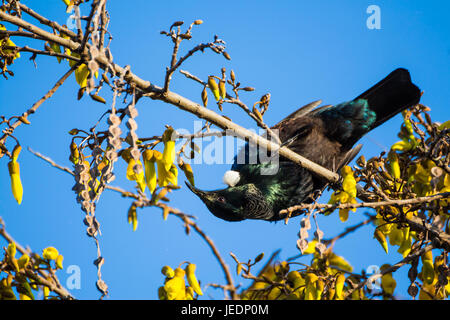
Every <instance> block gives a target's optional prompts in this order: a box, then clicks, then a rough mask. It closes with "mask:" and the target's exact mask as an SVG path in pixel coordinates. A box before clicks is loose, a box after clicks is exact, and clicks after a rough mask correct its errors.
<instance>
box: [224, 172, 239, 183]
mask: <svg viewBox="0 0 450 320" xmlns="http://www.w3.org/2000/svg"><path fill="white" fill-rule="evenodd" d="M239 180H241V176H240V174H239V172H237V171H233V170H228V171H227V172H225V174H224V175H223V182H224V183H225V184H227V185H228V186H230V187H234V186H235V185H236V184H237V183H238V182H239Z"/></svg>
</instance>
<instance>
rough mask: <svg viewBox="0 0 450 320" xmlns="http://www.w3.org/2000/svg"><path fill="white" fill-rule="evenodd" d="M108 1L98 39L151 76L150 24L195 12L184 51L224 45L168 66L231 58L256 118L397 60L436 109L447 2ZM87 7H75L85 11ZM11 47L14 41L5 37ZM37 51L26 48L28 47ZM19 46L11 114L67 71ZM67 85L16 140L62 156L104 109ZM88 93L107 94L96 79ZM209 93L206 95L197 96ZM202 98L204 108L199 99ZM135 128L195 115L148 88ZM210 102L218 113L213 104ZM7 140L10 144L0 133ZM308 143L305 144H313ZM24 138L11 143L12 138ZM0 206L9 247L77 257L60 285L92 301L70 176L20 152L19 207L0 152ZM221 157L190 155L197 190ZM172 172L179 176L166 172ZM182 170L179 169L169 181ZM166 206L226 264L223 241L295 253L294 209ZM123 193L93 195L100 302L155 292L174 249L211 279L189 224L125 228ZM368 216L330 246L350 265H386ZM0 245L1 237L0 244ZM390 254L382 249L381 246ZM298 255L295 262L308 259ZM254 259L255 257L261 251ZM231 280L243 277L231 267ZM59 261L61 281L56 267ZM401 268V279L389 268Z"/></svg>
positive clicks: (158, 78)
mask: <svg viewBox="0 0 450 320" xmlns="http://www.w3.org/2000/svg"><path fill="white" fill-rule="evenodd" d="M23 2H24V3H25V4H28V5H29V6H31V7H32V8H34V9H35V10H36V11H38V12H41V13H43V14H45V15H47V16H48V17H49V18H52V19H55V20H56V21H58V22H59V23H60V24H63V23H66V21H67V18H68V15H67V14H66V13H65V6H64V5H63V4H62V1H39V2H36V1H23ZM132 3H133V4H132V5H130V4H128V5H124V2H123V1H110V2H109V4H108V5H109V12H110V15H111V23H110V29H109V31H110V32H111V34H112V35H113V37H114V40H113V42H112V44H111V50H112V52H113V55H114V61H115V62H116V63H118V64H120V65H122V66H125V65H127V64H129V65H131V70H132V71H133V72H134V73H136V74H137V75H139V76H140V77H141V78H143V79H147V80H149V81H151V82H153V83H155V84H157V85H162V84H163V79H164V73H165V67H166V66H167V65H168V63H169V61H170V53H171V48H172V47H171V43H170V41H169V40H168V38H166V37H163V36H161V35H160V34H159V32H160V31H161V30H167V29H168V27H169V26H170V25H171V24H172V23H173V22H174V21H177V20H183V21H185V22H191V21H194V20H196V19H202V20H203V21H204V23H203V25H201V26H198V27H197V28H195V29H194V31H193V36H194V37H193V39H192V40H191V41H189V42H188V41H185V42H183V45H182V48H181V52H182V53H183V52H186V51H187V50H189V49H190V48H192V47H193V46H194V45H196V44H197V43H200V42H206V41H211V40H212V39H213V36H214V35H215V34H217V35H218V36H219V37H220V38H221V39H223V40H225V41H226V43H227V52H228V53H229V54H230V55H231V57H232V60H231V61H227V60H225V59H224V58H223V57H221V56H219V55H216V54H213V53H212V52H210V51H206V52H205V53H203V54H202V53H199V54H196V55H195V56H194V57H193V58H191V59H189V60H188V61H187V62H186V64H183V67H182V69H185V70H188V71H189V72H191V73H193V74H195V75H197V76H198V77H200V78H202V79H206V78H207V76H208V75H210V74H220V69H221V68H222V67H225V68H227V70H231V69H233V70H234V71H235V73H236V76H237V78H238V80H239V81H241V83H242V84H243V85H245V86H252V87H255V88H256V90H255V91H254V92H252V93H248V94H245V95H243V96H242V99H243V100H244V102H246V103H247V104H249V105H252V104H253V102H255V101H257V99H259V98H260V97H261V96H262V95H263V94H265V93H267V92H270V93H271V97H272V98H271V105H270V108H269V111H268V113H267V114H266V115H265V117H264V120H265V122H266V123H268V124H275V123H276V122H277V121H279V120H280V119H282V118H283V117H284V116H286V115H288V114H289V113H291V112H292V111H294V110H295V109H297V108H298V107H300V106H302V105H304V104H306V103H308V102H311V101H313V100H317V99H322V100H323V101H324V103H326V104H336V103H339V102H342V101H347V100H350V99H352V98H354V97H356V96H357V95H359V94H360V93H361V92H363V91H365V90H366V89H367V88H369V87H370V86H371V85H373V84H374V83H375V82H377V81H379V80H380V79H382V78H383V77H384V76H386V75H387V74H388V73H389V72H391V71H392V70H394V69H395V68H397V67H405V68H407V69H409V70H410V72H411V75H412V78H413V81H414V82H415V83H416V84H417V85H418V86H419V87H420V88H421V90H423V91H424V95H423V97H422V100H421V101H422V103H424V104H426V105H428V106H429V107H431V109H432V111H431V116H432V118H433V120H435V121H439V122H443V121H446V120H448V119H450V111H449V108H448V103H449V101H450V90H449V89H448V88H449V87H450V34H449V33H448V30H450V21H449V19H448V17H447V14H448V12H449V11H450V4H449V3H448V2H447V1H433V2H424V1H400V0H399V1H395V2H394V1H370V2H369V1H358V2H357V1H349V0H347V1H316V2H310V1H308V2H306V1H277V2H275V1H227V2H220V1H214V2H212V1H171V2H153V1H152V2H150V1H143V0H141V1H133V2H132ZM373 4H374V5H378V6H379V7H380V9H381V29H380V30H370V29H368V28H367V26H366V20H367V18H368V17H369V14H367V13H366V9H367V7H368V6H369V5H373ZM89 9H90V5H87V6H84V7H82V10H83V11H82V14H85V15H86V14H88V10H89ZM15 42H16V43H17V44H18V45H20V44H25V43H24V42H22V40H17V41H15ZM38 48H39V47H38ZM28 57H29V55H27V54H25V53H24V54H22V58H21V59H19V60H16V62H15V63H14V65H13V66H11V69H12V70H13V71H14V73H15V77H13V78H11V79H10V80H8V81H5V80H4V79H1V80H0V114H1V115H5V116H7V117H9V116H13V115H18V114H21V113H22V112H23V111H25V110H26V109H27V108H29V107H30V106H31V105H32V104H33V103H34V102H35V101H37V100H38V99H39V98H40V97H41V96H42V95H43V94H44V93H45V92H47V90H49V88H51V86H53V85H54V83H55V82H56V81H57V79H58V78H59V77H60V76H62V74H64V72H65V71H66V69H67V64H66V63H61V64H58V63H57V62H56V60H54V59H52V58H48V57H39V58H38V59H37V69H35V68H34V66H33V64H32V63H31V62H29V61H28ZM171 89H172V90H173V91H175V92H177V93H179V94H181V95H184V96H186V97H188V98H189V99H191V100H194V101H200V92H201V89H202V88H201V87H199V86H198V85H197V84H196V83H194V82H193V81H190V80H187V79H185V78H184V77H183V76H182V75H180V74H178V73H177V74H175V76H174V79H173V81H172V84H171ZM77 90H78V86H77V84H76V82H75V80H74V78H73V77H72V78H71V79H69V80H68V81H67V82H66V83H65V84H64V86H63V87H61V88H60V89H59V90H58V92H57V93H56V94H55V95H54V97H52V99H50V100H48V101H47V102H45V104H44V105H42V106H41V107H40V109H39V110H38V112H37V113H36V114H35V115H33V116H31V117H30V120H31V122H32V125H31V126H25V125H22V126H20V127H19V128H18V129H17V131H16V132H15V134H16V136H17V138H18V139H20V142H21V144H22V146H24V147H31V148H32V149H34V150H37V151H39V152H41V153H43V154H45V155H47V156H49V157H51V158H52V159H53V160H55V161H56V162H57V163H59V164H61V165H65V166H70V165H71V163H70V162H69V160H68V157H69V143H70V141H71V136H69V135H68V133H67V132H68V131H69V130H70V129H72V128H82V129H88V128H89V127H90V126H92V125H93V124H94V123H95V122H96V120H97V119H98V118H99V117H100V116H101V114H102V113H103V112H104V111H105V107H104V106H103V105H102V104H99V103H95V102H93V101H92V100H90V99H89V98H87V97H84V98H83V99H82V100H81V101H77V100H76V94H77ZM102 95H103V97H105V98H106V99H107V102H108V103H109V102H111V94H110V92H108V91H107V89H106V88H104V89H103V90H102ZM211 100H212V99H211V98H210V101H211ZM210 106H211V108H214V110H217V108H216V107H214V106H213V104H212V103H211V102H210ZM137 108H138V111H139V116H138V118H137V119H136V120H137V121H138V124H139V128H138V131H137V133H138V134H139V136H141V137H148V136H153V135H158V134H161V133H162V131H163V129H164V125H165V124H170V125H172V126H173V127H174V128H186V129H189V130H193V120H195V118H194V117H193V116H191V115H190V114H187V113H185V112H183V111H181V110H178V109H177V108H176V107H174V106H171V105H167V104H164V103H161V102H158V101H153V100H150V99H143V100H142V101H140V102H139V104H138V105H137ZM217 111H218V110H217ZM224 112H225V114H227V115H228V116H229V117H230V118H231V119H233V120H234V121H236V122H237V123H239V124H241V125H243V126H246V127H248V128H256V127H255V125H254V123H253V122H252V121H251V120H249V119H247V118H246V117H245V115H244V114H243V112H242V111H241V110H238V108H237V107H235V106H231V105H226V106H225V107H224ZM400 124H401V117H400V116H397V117H395V118H394V119H392V120H390V121H389V122H387V123H385V124H384V125H383V126H381V127H379V128H377V129H376V130H374V131H373V132H371V133H369V134H368V135H367V136H365V137H364V138H363V139H361V143H363V144H364V147H363V149H362V151H361V154H364V155H365V156H366V158H369V157H371V156H374V155H377V154H379V153H380V152H381V151H383V150H384V149H386V148H388V147H389V146H390V145H392V144H393V143H394V142H396V141H397V140H398V138H397V137H396V134H397V132H398V129H399V127H400ZM10 143H11V142H10ZM315 147H319V146H315ZM24 149H25V148H24ZM0 161H1V162H2V163H3V165H2V168H0V194H1V198H0V199H1V200H0V216H2V217H3V219H4V220H5V222H6V225H7V230H8V231H9V232H10V233H11V234H12V235H13V236H14V237H15V238H16V239H17V241H18V242H20V243H21V244H23V245H29V246H30V247H31V248H32V249H33V250H36V251H40V250H41V249H43V248H45V247H47V246H55V247H56V248H58V250H60V252H61V253H62V254H63V255H64V256H65V260H64V264H65V266H66V267H67V266H69V265H78V266H79V267H80V270H81V289H80V290H73V291H72V293H73V294H74V295H75V296H76V297H77V298H80V299H96V298H98V296H99V294H98V292H97V290H96V288H95V280H96V269H95V266H94V265H93V263H92V262H93V260H94V259H95V258H96V249H95V245H94V243H93V241H92V240H91V239H89V238H88V237H87V236H86V234H85V226H84V225H83V222H82V220H83V217H84V215H83V213H82V211H81V210H80V208H79V205H78V204H77V203H76V201H75V195H74V193H73V191H72V190H71V188H72V186H73V184H74V180H73V178H72V177H71V176H69V175H67V174H65V173H63V172H60V171H58V170H56V169H54V168H52V167H50V166H49V165H48V164H46V163H44V162H43V161H41V160H39V159H37V158H36V157H35V156H33V155H32V154H31V153H29V152H28V151H26V150H24V151H23V152H22V153H21V155H20V159H19V161H20V164H21V175H22V182H23V186H24V198H23V203H22V205H20V206H18V205H17V203H16V202H15V201H14V199H13V197H12V194H11V191H10V186H9V176H8V171H7V160H6V159H5V158H3V159H1V160H0ZM229 167H230V165H229V164H221V165H220V164H214V165H194V166H193V169H194V173H195V178H196V185H197V186H198V187H200V188H203V189H217V188H222V187H223V183H222V175H223V173H224V172H225V171H226V170H228V169H229ZM124 171H125V166H124V164H123V162H118V163H117V165H116V174H117V175H118V178H117V179H116V181H114V182H113V184H114V185H120V186H122V187H124V188H126V189H132V188H133V187H134V186H133V183H132V182H130V181H127V180H126V179H125V177H124ZM180 177H181V176H180ZM182 180H183V179H180V182H181V181H182ZM327 197H328V195H324V196H323V198H322V201H323V202H326V201H327V200H328V198H327ZM170 204H171V205H172V206H174V207H177V208H180V209H182V210H183V211H184V212H186V213H189V214H193V215H195V216H197V217H198V220H197V221H198V224H199V225H200V226H201V228H202V229H203V230H204V231H205V232H206V233H207V234H208V235H209V236H210V237H211V238H212V239H213V240H214V242H215V243H216V245H217V246H218V248H219V250H220V252H221V253H222V255H223V256H224V257H225V259H226V262H227V263H228V264H229V265H230V267H231V269H232V270H234V267H235V265H234V262H233V260H232V259H231V258H230V257H229V255H228V253H229V252H230V251H231V252H233V253H235V254H236V255H237V256H238V257H239V258H240V259H242V260H247V259H249V258H254V257H255V256H256V255H257V254H259V253H260V252H265V254H266V257H268V256H270V254H271V253H272V252H274V251H275V250H277V249H281V253H280V256H279V257H280V259H286V258H288V257H291V256H294V255H296V254H298V249H296V246H295V243H296V240H297V232H298V230H299V222H300V219H298V218H297V219H292V220H291V221H290V222H289V224H288V225H284V223H283V222H280V223H268V222H263V221H244V222H240V223H229V222H225V221H222V220H219V219H218V218H215V217H214V216H212V214H210V213H209V211H208V210H207V209H206V207H204V206H203V204H202V203H201V202H200V200H199V199H197V198H196V197H193V196H192V194H191V193H190V192H189V190H187V188H185V187H184V185H183V188H182V189H181V190H180V191H177V192H174V193H173V194H172V195H171V202H170ZM129 205H130V201H129V200H127V199H124V198H121V197H120V196H119V195H118V194H115V193H112V192H104V194H103V195H102V198H101V201H100V202H99V203H98V205H97V217H98V219H99V221H100V223H101V230H102V236H101V237H100V245H101V249H102V253H103V256H104V258H105V264H104V266H103V269H102V273H103V278H104V280H105V281H106V282H107V284H108V285H109V288H110V295H109V298H110V299H155V298H157V294H156V291H157V288H158V287H159V286H160V285H161V284H162V283H163V276H162V275H161V274H160V269H161V267H162V266H163V265H170V266H172V267H176V266H177V265H178V264H179V263H180V262H182V261H185V260H188V261H191V262H194V263H196V264H197V275H198V278H199V279H200V280H201V281H202V284H206V283H222V284H224V283H225V280H224V277H223V274H222V272H221V270H220V268H219V265H218V263H217V261H216V260H215V259H214V257H213V255H212V254H211V251H210V249H209V248H208V247H207V245H206V244H205V242H204V241H203V240H202V239H200V237H199V236H197V235H196V234H195V233H194V232H192V233H191V235H189V236H187V235H186V234H185V233H184V229H183V225H182V223H181V222H180V221H179V219H177V218H175V217H173V216H171V217H169V218H168V219H167V221H163V219H162V216H161V211H160V210H159V209H156V208H147V209H144V210H139V211H138V215H139V227H138V229H137V231H136V232H133V231H132V230H131V227H130V226H129V225H128V224H127V220H126V215H127V210H128V207H129ZM363 213H364V211H358V212H357V213H351V214H350V219H349V220H348V221H347V222H346V223H341V222H340V221H339V219H338V215H337V214H336V213H335V214H333V215H331V216H328V217H319V220H318V221H319V225H320V227H321V229H322V230H323V231H324V232H325V237H326V238H329V237H332V236H334V235H336V234H337V233H339V232H340V231H342V230H343V229H344V228H345V227H347V226H351V225H353V224H355V223H357V222H359V221H362V220H363V219H364V218H365V216H364V215H363ZM372 232H373V226H367V227H365V228H363V229H361V230H359V231H357V232H355V233H353V234H351V235H349V236H348V237H346V238H345V239H343V240H342V241H340V242H338V243H337V244H336V245H335V252H336V253H337V254H340V255H343V256H344V257H345V258H346V259H347V260H348V261H349V262H350V263H351V264H352V265H353V267H354V270H355V271H357V272H359V271H360V270H362V269H366V268H367V267H369V266H370V265H379V266H380V265H382V264H384V263H395V262H397V261H398V260H400V259H401V256H400V255H399V254H397V253H394V254H391V255H389V256H387V255H386V254H384V251H383V250H382V248H381V246H379V245H378V243H377V242H376V241H375V240H373V239H372ZM0 244H1V245H2V246H4V243H3V242H2V241H0ZM390 249H391V251H392V252H395V248H390ZM309 260H310V257H304V258H302V259H301V260H300V261H303V262H309ZM263 261H265V260H263ZM406 272H407V269H404V270H403V269H401V271H399V272H398V273H397V274H398V277H396V279H397V281H398V282H399V291H398V293H399V294H400V295H401V296H406V287H407V284H408V280H407V278H406ZM233 275H234V276H235V279H236V283H238V284H239V283H242V284H243V285H246V284H247V283H246V282H245V281H243V279H242V278H238V277H236V275H235V273H234V272H233ZM67 276H68V275H67V274H66V273H65V270H63V271H62V272H61V271H60V278H61V279H62V282H63V284H64V283H65V279H66V278H67ZM402 278H403V279H402ZM221 297H222V295H221V292H220V291H217V290H215V289H212V288H209V289H207V290H206V291H205V296H204V297H203V298H219V299H220V298H221Z"/></svg>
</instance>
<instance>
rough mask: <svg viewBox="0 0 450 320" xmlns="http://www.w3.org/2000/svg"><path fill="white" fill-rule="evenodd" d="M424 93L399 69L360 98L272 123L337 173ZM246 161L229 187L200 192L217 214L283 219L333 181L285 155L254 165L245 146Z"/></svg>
mask: <svg viewBox="0 0 450 320" xmlns="http://www.w3.org/2000/svg"><path fill="white" fill-rule="evenodd" d="M420 96H421V92H420V90H419V88H418V87H417V86H415V85H414V84H413V83H412V82H411V77H410V74H409V72H408V70H406V69H397V70H395V71H393V72H392V73H390V74H389V75H388V76H387V77H386V78H384V79H383V80H381V81H380V82H378V83H377V84H375V85H374V86H373V87H372V88H370V89H369V90H367V91H366V92H364V93H363V94H361V95H359V96H358V97H356V98H355V99H353V100H351V101H349V102H344V103H341V104H338V105H336V106H324V107H319V108H316V107H317V105H318V104H319V103H320V102H319V103H312V104H309V105H306V106H305V107H302V108H300V109H299V110H297V111H295V112H294V113H292V114H291V115H289V116H288V117H286V118H285V119H283V120H282V121H281V122H279V123H278V124H276V125H275V126H273V127H272V129H278V132H279V138H280V140H281V142H282V144H283V145H286V146H288V147H289V148H290V149H291V150H292V151H294V152H296V153H298V154H300V155H302V156H304V157H305V158H307V159H309V160H311V161H314V162H315V163H317V164H320V165H321V166H323V167H325V168H327V169H329V170H332V171H337V170H339V169H340V168H341V167H342V166H344V165H346V164H347V163H349V162H350V161H351V160H352V159H353V158H354V157H355V156H356V154H357V153H358V152H359V150H360V149H361V145H359V146H357V147H356V148H354V149H352V147H353V145H354V144H355V143H356V142H357V141H358V140H359V139H360V138H361V137H362V136H363V135H365V134H366V133H367V132H369V131H370V130H372V129H374V128H376V127H378V126H379V125H381V124H382V123H384V122H385V121H387V120H389V119H390V118H392V117H393V116H395V115H396V114H398V113H400V112H401V111H403V110H404V109H406V108H409V107H411V106H414V105H416V104H417V103H419V100H420ZM243 149H244V151H241V152H245V159H246V160H247V162H246V163H243V164H241V163H239V162H240V161H238V156H236V158H235V162H234V164H233V166H232V168H231V170H230V171H228V172H227V173H226V174H225V176H224V181H225V182H226V183H227V184H228V185H229V187H228V188H225V189H222V190H215V191H202V190H200V189H197V188H196V187H194V186H191V185H190V184H187V185H188V187H189V188H190V189H191V191H192V192H194V193H195V194H196V195H197V196H198V197H199V198H200V199H201V200H202V201H203V202H204V203H205V204H206V206H207V207H208V209H209V210H210V211H211V212H212V213H213V214H214V215H215V216H217V217H219V218H221V219H224V220H227V221H240V220H244V219H260V220H268V221H276V220H281V219H283V218H284V216H282V215H280V214H279V211H280V210H282V209H286V208H288V207H291V206H294V205H297V204H301V203H305V202H309V201H311V195H312V193H313V192H314V191H315V190H322V189H323V188H324V187H325V186H326V184H327V182H326V181H324V180H323V179H320V178H319V177H317V176H315V175H314V174H312V173H311V172H310V171H308V170H306V169H304V168H302V167H300V166H299V165H296V164H294V163H293V162H290V161H289V160H287V159H284V158H280V159H279V163H278V167H277V166H276V164H273V163H271V162H270V161H269V162H266V163H264V162H262V161H258V162H256V163H254V164H249V163H248V160H249V155H250V154H251V152H250V151H249V150H250V148H249V146H248V144H247V146H246V147H245V148H243ZM271 168H275V169H278V170H277V171H275V172H274V173H275V174H272V175H267V174H265V175H264V174H261V172H262V171H261V170H262V169H266V170H267V169H271Z"/></svg>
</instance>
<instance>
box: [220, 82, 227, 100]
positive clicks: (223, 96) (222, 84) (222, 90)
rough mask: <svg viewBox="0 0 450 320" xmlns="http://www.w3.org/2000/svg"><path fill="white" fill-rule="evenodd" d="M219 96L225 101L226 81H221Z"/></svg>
mask: <svg viewBox="0 0 450 320" xmlns="http://www.w3.org/2000/svg"><path fill="white" fill-rule="evenodd" d="M219 94H220V96H221V97H222V99H225V98H226V97H227V91H226V87H225V81H224V80H220V82H219Z"/></svg>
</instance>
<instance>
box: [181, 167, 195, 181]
mask: <svg viewBox="0 0 450 320" xmlns="http://www.w3.org/2000/svg"><path fill="white" fill-rule="evenodd" d="M180 169H181V170H183V172H184V175H185V176H186V178H187V179H188V181H189V183H190V184H191V185H193V186H195V182H194V173H193V172H192V167H191V165H190V164H189V163H183V164H182V165H181V166H180Z"/></svg>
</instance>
